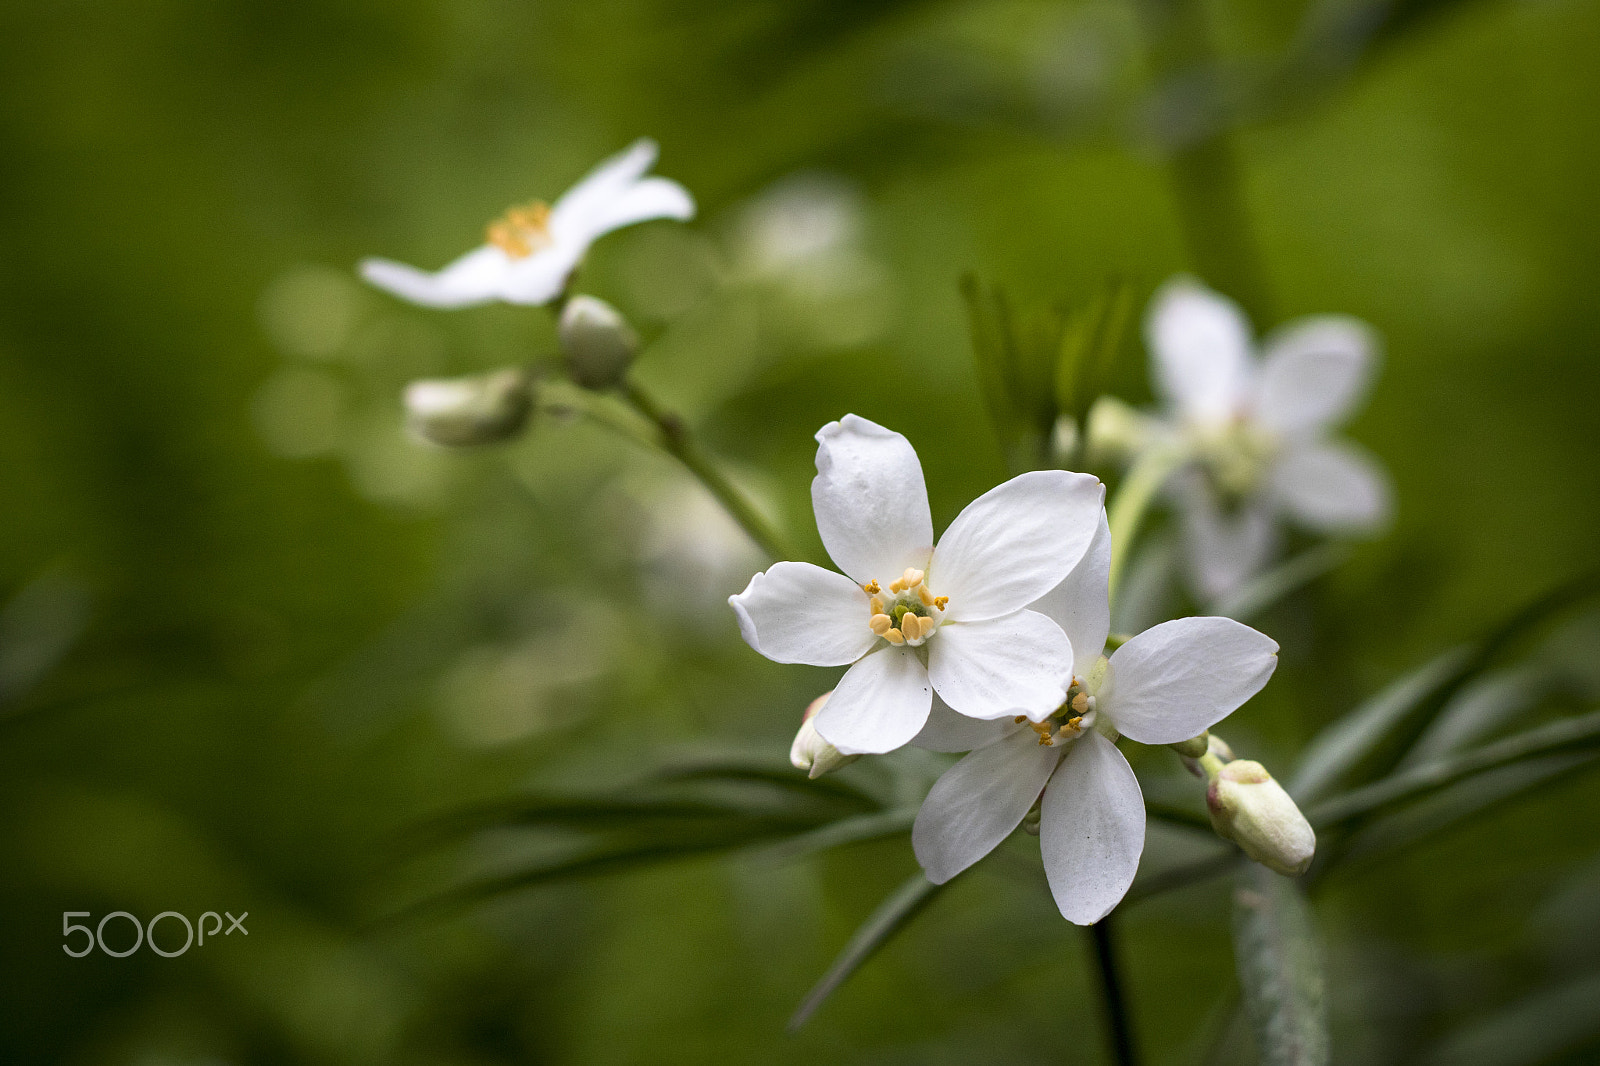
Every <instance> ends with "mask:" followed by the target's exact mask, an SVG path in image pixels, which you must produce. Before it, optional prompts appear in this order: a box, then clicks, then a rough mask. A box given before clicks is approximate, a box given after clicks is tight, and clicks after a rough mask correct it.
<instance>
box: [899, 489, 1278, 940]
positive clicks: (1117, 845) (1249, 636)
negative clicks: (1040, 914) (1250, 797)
mask: <svg viewBox="0 0 1600 1066" xmlns="http://www.w3.org/2000/svg"><path fill="white" fill-rule="evenodd" d="M1110 566H1111V533H1110V530H1109V529H1108V528H1107V526H1106V523H1105V519H1104V517H1103V516H1102V517H1101V519H1100V526H1099V529H1098V531H1097V532H1096V534H1095V538H1094V542H1093V543H1092V544H1091V545H1090V547H1089V550H1088V551H1087V552H1086V553H1085V555H1084V557H1083V561H1082V562H1080V563H1079V564H1078V565H1077V566H1076V567H1075V568H1074V569H1073V571H1072V573H1071V574H1069V575H1068V576H1067V578H1066V580H1064V581H1063V582H1061V584H1060V585H1059V586H1057V587H1056V588H1054V589H1053V590H1051V592H1050V593H1049V594H1048V595H1046V596H1045V597H1044V598H1043V599H1041V600H1039V601H1038V602H1037V603H1035V604H1033V609H1034V610H1035V611H1038V612H1040V613H1043V614H1045V615H1048V616H1049V617H1050V618H1052V619H1054V620H1055V621H1056V622H1057V623H1058V624H1059V625H1060V626H1061V628H1062V630H1063V631H1064V632H1065V633H1066V634H1067V637H1068V639H1069V640H1070V642H1071V644H1072V650H1073V657H1072V676H1071V678H1070V679H1069V680H1067V681H1066V682H1065V685H1066V688H1067V695H1066V698H1065V699H1063V701H1062V703H1061V704H1060V706H1059V708H1058V709H1057V710H1055V711H1054V713H1052V714H1050V715H1048V716H1046V717H1045V718H1044V719H1042V720H1040V721H1029V720H1028V719H1025V718H1022V717H1020V716H1019V717H1018V718H1017V719H1016V721H1015V722H1011V721H1006V722H1003V723H989V724H988V728H989V729H990V730H991V733H990V739H989V742H988V743H986V744H984V746H982V747H979V748H977V749H976V750H974V751H972V752H971V753H970V754H969V755H967V756H966V757H965V758H963V759H962V760H961V761H960V762H958V763H956V764H955V765H954V766H952V767H951V768H950V769H949V770H947V771H946V772H945V774H944V776H942V777H940V778H939V780H938V782H937V783H936V784H935V785H934V786H933V788H932V790H930V791H929V793H928V797H927V799H926V800H925V801H924V802H923V804H922V809H921V810H920V811H919V812H918V813H917V820H916V825H915V826H914V828H913V829H912V834H911V842H912V846H913V847H914V848H915V850H916V853H917V861H918V862H920V863H921V864H922V868H923V870H924V871H926V873H927V875H928V878H929V880H931V881H934V882H936V883H939V884H943V883H944V882H945V881H948V880H950V878H952V877H954V876H955V875H956V874H958V873H960V872H961V871H962V870H965V869H966V868H967V867H968V866H971V865H972V864H973V863H975V862H977V861H978V860H979V859H981V858H983V857H984V856H985V855H987V854H988V853H989V852H990V851H992V850H993V849H994V848H995V846H996V845H998V844H999V843H1000V842H1001V841H1002V840H1004V839H1005V838H1006V837H1007V836H1009V835H1010V834H1011V831H1012V830H1014V829H1015V828H1016V827H1017V826H1018V825H1019V824H1021V822H1022V820H1023V818H1024V817H1026V816H1027V814H1028V812H1029V810H1030V809H1032V808H1033V806H1034V804H1038V805H1039V845H1040V850H1041V851H1042V853H1043V857H1044V868H1045V875H1046V877H1047V878H1048V879H1049V881H1050V891H1051V893H1052V894H1053V895H1054V896H1055V899H1056V905H1057V906H1058V907H1059V908H1060V909H1061V913H1062V915H1063V916H1065V917H1066V918H1067V919H1068V920H1070V921H1073V922H1076V923H1078V924H1079V925H1088V924H1091V923H1093V922H1097V921H1099V920H1100V919H1101V918H1104V917H1105V916H1106V915H1107V914H1108V913H1110V911H1111V909H1112V908H1113V907H1115V906H1116V905H1117V903H1118V902H1119V901H1120V900H1121V899H1122V897H1123V895H1124V894H1125V893H1126V892H1127V891H1128V886H1129V885H1130V884H1132V883H1133V875H1134V873H1135V871H1136V870H1137V869H1138V867H1139V855H1140V853H1141V852H1142V851H1143V850H1144V797H1143V794H1142V793H1141V792H1140V790H1139V782H1138V780H1137V779H1136V778H1135V777H1134V775H1133V770H1132V768H1130V767H1129V766H1128V762H1127V760H1126V759H1124V758H1123V757H1122V753H1121V752H1119V751H1118V750H1117V748H1116V743H1115V741H1116V739H1117V737H1118V736H1119V735H1123V736H1127V737H1128V738H1130V739H1132V740H1136V741H1138V742H1140V743H1142V744H1173V743H1177V742H1178V741H1182V740H1187V739H1189V738H1190V737H1194V736H1197V735H1198V734H1200V733H1201V732H1203V731H1205V730H1206V729H1209V728H1210V727H1211V726H1212V725H1214V724H1216V723H1217V722H1218V721H1220V720H1221V719H1222V718H1224V717H1226V716H1227V715H1228V714H1231V713H1232V712H1233V711H1234V710H1235V709H1236V708H1237V707H1239V706H1240V705H1241V704H1243V703H1244V702H1245V701H1246V700H1248V699H1249V698H1250V697H1251V696H1254V695H1255V694H1256V693H1257V692H1259V691H1260V690H1261V687H1262V686H1263V685H1265V684H1266V683H1267V679H1268V678H1269V677H1271V676H1272V671H1273V669H1274V667H1276V666H1277V661H1278V660H1277V653H1278V645H1277V644H1276V643H1274V642H1273V641H1272V640H1271V639H1269V638H1268V637H1265V636H1263V635H1262V634H1260V633H1258V632H1256V631H1255V630H1254V629H1251V628H1250V627H1249V626H1246V625H1243V624H1241V623H1239V622H1235V621H1233V620H1232V619H1229V618H1180V619H1177V620H1176V621H1171V622H1163V623H1162V624H1161V625H1158V626H1156V627H1154V628H1153V629H1148V630H1146V631H1145V632H1143V633H1141V634H1139V635H1138V636H1136V637H1134V638H1133V639H1131V640H1129V641H1128V642H1127V643H1125V644H1123V645H1122V646H1121V647H1120V648H1118V649H1117V650H1116V652H1114V653H1113V654H1112V655H1111V657H1110V658H1109V659H1107V658H1106V657H1105V656H1104V655H1103V654H1102V652H1103V649H1104V647H1105V642H1106V635H1107V632H1108V631H1109V629H1110V624H1111V611H1110V605H1109V602H1108V597H1107V580H1108V577H1109V571H1110ZM930 746H933V745H930Z"/></svg>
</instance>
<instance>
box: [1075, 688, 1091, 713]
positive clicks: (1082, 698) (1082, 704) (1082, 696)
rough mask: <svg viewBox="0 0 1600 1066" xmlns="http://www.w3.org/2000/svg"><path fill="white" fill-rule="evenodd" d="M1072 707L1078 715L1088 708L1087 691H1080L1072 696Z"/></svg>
mask: <svg viewBox="0 0 1600 1066" xmlns="http://www.w3.org/2000/svg"><path fill="white" fill-rule="evenodd" d="M1072 709H1073V710H1075V711H1077V712H1078V713H1079V714H1080V715H1081V714H1083V713H1084V712H1085V711H1087V710H1088V709H1089V694H1088V693H1087V692H1080V693H1078V694H1077V695H1076V696H1074V697H1072Z"/></svg>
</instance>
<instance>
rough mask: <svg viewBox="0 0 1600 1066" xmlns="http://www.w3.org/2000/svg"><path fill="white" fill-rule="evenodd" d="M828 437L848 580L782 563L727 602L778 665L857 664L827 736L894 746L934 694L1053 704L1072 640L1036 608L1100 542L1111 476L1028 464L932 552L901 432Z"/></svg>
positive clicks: (838, 547) (828, 715)
mask: <svg viewBox="0 0 1600 1066" xmlns="http://www.w3.org/2000/svg"><path fill="white" fill-rule="evenodd" d="M817 442H818V444H819V445H820V447H818V449H817V476H816V479H815V480H814V481H813V482H812V483H811V500H812V505H813V508H814V510H815V511H816V516H817V530H818V532H819V533H821V534H822V543H823V545H824V546H825V547H826V548H827V549H828V554H829V555H830V556H832V558H833V561H834V562H835V563H836V564H837V565H838V567H839V569H840V570H843V571H844V574H836V573H834V572H832V571H830V570H824V569H823V568H821V567H820V566H813V565H811V564H810V563H778V564H776V565H775V566H773V567H772V568H771V569H769V570H767V571H766V572H765V573H760V574H757V575H756V576H755V577H753V578H751V579H750V584H749V587H747V588H746V589H745V590H744V591H743V592H741V593H740V594H739V595H737V596H733V597H730V598H729V600H728V603H729V604H730V605H731V606H732V607H733V609H734V612H735V613H736V614H737V615H738V617H739V629H740V631H741V632H742V633H743V634H744V639H745V641H746V642H747V643H748V644H749V645H750V646H751V647H752V648H754V649H755V650H756V651H758V652H760V653H761V654H762V655H765V656H766V657H767V658H769V659H771V660H773V661H774V662H780V663H808V664H810V665H812V666H845V665H850V669H849V670H848V671H847V672H846V673H845V675H844V677H843V678H842V679H840V681H839V684H838V686H837V687H836V688H835V689H834V693H833V697H832V699H830V700H829V701H828V704H827V706H826V707H824V708H822V710H821V711H820V712H819V713H818V714H817V719H816V724H817V730H818V732H820V733H821V734H822V736H823V737H824V738H826V739H827V741H828V742H829V743H831V744H833V745H834V747H836V748H838V749H839V751H841V752H843V753H844V754H846V755H859V754H864V753H868V752H885V751H892V750H894V749H895V748H898V747H900V746H901V745H903V744H905V743H907V742H908V741H910V740H911V739H912V738H913V737H915V736H917V735H918V733H919V732H920V731H921V730H922V728H923V726H924V725H925V724H926V723H927V721H928V714H929V708H930V706H931V704H932V701H933V692H934V691H935V690H937V692H938V693H939V695H940V697H942V698H943V700H944V702H945V703H946V704H948V705H949V706H950V707H952V708H954V709H955V710H956V711H958V712H960V713H961V714H963V715H968V716H971V717H973V718H1002V717H1006V716H1008V715H1013V714H1019V713H1020V714H1028V715H1032V716H1034V717H1036V718H1044V717H1045V716H1046V715H1048V714H1050V712H1052V711H1053V710H1055V709H1056V707H1057V706H1059V705H1060V703H1061V700H1062V698H1063V697H1064V695H1065V690H1064V688H1063V686H1062V679H1063V678H1064V676H1065V675H1066V673H1067V670H1068V668H1069V666H1070V664H1071V662H1072V649H1071V647H1069V645H1068V643H1067V638H1066V636H1065V635H1063V633H1062V631H1061V627H1060V626H1058V625H1056V623H1054V622H1052V621H1051V620H1050V619H1048V618H1046V617H1045V616H1044V615H1042V614H1039V613H1038V612H1036V611H1029V610H1025V609H1024V608H1026V607H1027V605H1028V604H1029V603H1031V602H1033V601H1034V600H1036V599H1038V598H1039V597H1040V596H1041V595H1043V594H1044V593H1045V592H1047V591H1049V590H1050V589H1051V588H1053V587H1054V586H1055V585H1056V584H1058V583H1059V582H1060V581H1061V579H1062V578H1063V577H1065V576H1066V574H1067V571H1069V570H1070V569H1071V568H1072V566H1073V565H1074V564H1075V563H1076V562H1077V561H1078V559H1079V558H1080V557H1081V556H1082V555H1083V553H1084V550H1085V549H1086V548H1087V547H1088V546H1089V542H1090V540H1091V539H1093V537H1094V528H1095V525H1094V524H1095V520H1096V515H1097V514H1098V512H1099V511H1100V504H1101V500H1102V499H1103V498H1104V496H1105V488H1104V486H1102V485H1101V484H1100V482H1099V481H1098V480H1096V479H1095V478H1093V477H1091V476H1089V475H1088V474H1073V473H1068V472H1067V471H1065V470H1047V471H1036V472H1034V473H1029V474H1023V475H1021V476H1019V477H1015V478H1012V479H1011V480H1010V481H1007V482H1006V483H1005V484H1003V485H1000V486H998V487H996V488H994V489H991V490H990V491H989V492H987V493H985V494H984V495H982V496H980V497H979V498H978V499H976V500H974V501H973V502H972V503H971V504H969V505H968V506H967V508H966V510H964V511H962V512H961V513H960V514H959V515H957V516H956V520H955V521H954V522H952V523H950V528H949V529H947V530H945V533H944V536H943V537H942V538H941V539H940V541H939V544H938V546H937V547H935V546H934V543H933V519H932V517H931V515H930V513H929V510H928V493H927V489H926V487H925V486H924V484H923V480H922V466H921V464H920V463H918V461H917V453H916V452H915V451H913V450H912V448H911V444H910V443H909V442H908V441H907V440H906V439H905V438H904V437H902V436H901V435H900V434H898V433H894V432H891V431H890V430H887V429H884V428H883V427H882V426H879V425H876V424H875V423H872V422H868V421H867V420H866V419H864V418H857V417H856V416H855V415H846V416H845V417H844V419H843V420H841V421H839V422H830V423H829V424H828V425H826V426H823V427H822V429H821V431H819V432H818V433H817ZM845 575H848V576H845Z"/></svg>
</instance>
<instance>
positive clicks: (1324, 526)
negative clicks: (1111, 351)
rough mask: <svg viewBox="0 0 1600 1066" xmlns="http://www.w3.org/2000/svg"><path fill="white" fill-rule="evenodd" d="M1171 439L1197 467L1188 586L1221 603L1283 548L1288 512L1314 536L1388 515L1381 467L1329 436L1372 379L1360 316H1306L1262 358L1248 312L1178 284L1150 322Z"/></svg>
mask: <svg viewBox="0 0 1600 1066" xmlns="http://www.w3.org/2000/svg"><path fill="white" fill-rule="evenodd" d="M1146 339H1147V342H1148V344H1149V347H1150V353H1151V357H1152V370H1153V375H1152V376H1153V379H1154V384H1155V388H1156V392H1157V394H1158V395H1159V396H1160V397H1161V398H1162V399H1163V400H1164V401H1165V406H1166V410H1167V419H1166V426H1165V429H1166V434H1165V436H1166V437H1167V440H1168V443H1172V442H1176V443H1177V444H1178V445H1179V446H1180V447H1182V448H1183V449H1184V451H1185V454H1186V455H1187V456H1188V457H1189V458H1190V459H1191V460H1192V462H1190V463H1189V464H1188V465H1187V466H1185V468H1184V469H1183V470H1182V471H1181V472H1180V473H1179V474H1178V475H1177V476H1176V477H1175V478H1174V480H1173V482H1172V490H1173V492H1174V494H1175V496H1176V498H1177V500H1178V502H1179V504H1180V506H1181V509H1182V512H1183V528H1184V534H1185V541H1186V546H1187V553H1188V561H1189V568H1190V571H1191V577H1192V578H1193V580H1194V582H1195V585H1196V587H1197V589H1198V591H1199V592H1200V593H1202V594H1203V595H1205V596H1206V597H1208V598H1211V599H1216V598H1219V597H1222V596H1225V595H1226V594H1227V593H1228V592H1230V591H1232V590H1233V589H1235V588H1237V587H1238V586H1239V585H1240V584H1241V583H1243V582H1244V581H1245V580H1247V579H1248V578H1250V577H1251V576H1252V575H1253V574H1255V573H1256V572H1257V571H1259V570H1260V569H1261V568H1262V567H1263V566H1264V565H1265V564H1266V563H1267V562H1269V561H1270V560H1271V558H1272V556H1273V554H1274V552H1275V551H1276V547H1277V531H1276V524H1277V520H1278V519H1279V518H1280V517H1287V518H1288V519H1290V520H1292V521H1294V522H1296V523H1298V524H1299V525H1301V526H1303V527H1305V528H1308V529H1311V530H1313V531H1317V532H1345V533H1349V532H1360V531H1364V530H1371V529H1374V528H1376V527H1378V526H1380V525H1382V524H1383V523H1384V522H1385V521H1386V520H1387V518H1388V516H1389V512H1390V492H1389V484H1388V479H1387V478H1386V476H1385V475H1384V473H1383V470H1382V468H1381V467H1380V466H1379V465H1378V463H1377V462H1376V461H1375V460H1374V459H1373V458H1372V457H1371V456H1369V455H1368V454H1367V453H1366V452H1365V451H1362V450H1361V449H1359V448H1357V447H1356V446H1354V445H1352V444H1350V443H1349V442H1347V441H1340V440H1334V439H1331V437H1330V431H1331V430H1332V429H1333V428H1335V427H1336V426H1338V425H1339V424H1340V423H1341V422H1343V421H1344V420H1345V419H1346V418H1348V417H1349V415H1350V413H1351V411H1352V410H1353V409H1354V408H1355V407H1356V405H1357V404H1358V403H1359V402H1360V400H1361V398H1362V396H1363V395H1364V393H1365V391H1366V387H1367V384H1368V382H1369V380H1370V378H1371V377H1372V373H1373V369H1374V364H1375V362H1376V350H1377V341H1376V338H1375V337H1374V336H1373V334H1372V331H1371V330H1370V329H1369V328H1368V327H1367V326H1366V325H1365V324H1364V323H1362V322H1359V321H1357V320H1356V319H1353V318H1348V317H1343V316H1336V315H1319V316H1314V317H1309V318H1302V319H1298V320H1296V321H1294V322H1291V323H1289V324H1288V325H1286V326H1284V327H1283V328H1282V329H1280V330H1279V331H1277V332H1276V333H1274V334H1273V335H1272V336H1270V337H1268V338H1267V340H1266V341H1265V343H1264V345H1263V353H1262V356H1261V357H1260V358H1259V359H1258V358H1257V356H1256V354H1255V350H1254V344H1253V342H1252V339H1251V331H1250V324H1249V322H1248V321H1247V320H1246V319H1245V316H1244V314H1243V312H1241V311H1240V309H1239V308H1238V307H1237V306H1236V305H1235V304H1234V303H1233V302H1232V301H1230V300H1228V299H1227V298H1226V297H1223V296H1221V295H1219V294H1217V293H1215V292H1212V291H1211V290H1210V289H1207V288H1205V287H1204V286H1202V285H1200V284H1199V283H1198V282H1195V281H1193V280H1191V279H1187V278H1178V279H1175V280H1173V281H1170V282H1168V283H1167V284H1166V285H1165V286H1164V287H1163V288H1162V289H1161V290H1160V291H1159V292H1158V293H1157V294H1156V296H1155V299H1154V300H1153V301H1152V306H1151V310H1150V313H1149V316H1148V318H1147V320H1146Z"/></svg>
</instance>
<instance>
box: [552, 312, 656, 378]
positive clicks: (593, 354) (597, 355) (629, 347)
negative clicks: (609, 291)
mask: <svg viewBox="0 0 1600 1066" xmlns="http://www.w3.org/2000/svg"><path fill="white" fill-rule="evenodd" d="M559 334H560V337H561V352H562V354H563V355H565V356H566V359H567V371H568V372H569V373H570V374H571V375H572V380H573V381H576V382H577V383H578V384H579V385H582V386H583V387H584V388H587V389H609V388H611V387H612V386H613V385H616V384H617V383H619V382H620V381H621V380H622V375H623V374H625V373H627V371H628V367H629V366H631V365H632V363H633V357H634V355H636V354H637V353H638V351H639V335H638V334H637V333H635V332H634V331H633V327H632V326H629V325H628V322H627V320H626V319H625V318H623V317H622V314H621V313H620V312H619V311H618V310H617V309H616V308H615V307H612V306H611V305H610V304H608V303H606V302H605V301H604V300H597V299H595V298H594V297H593V296H574V297H573V298H572V299H570V300H568V301H567V306H566V307H565V308H564V309H563V310H562V312H561V325H560V327H559Z"/></svg>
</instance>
